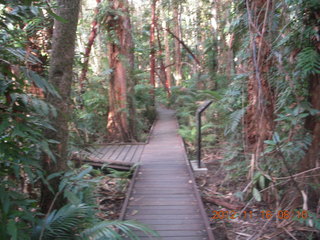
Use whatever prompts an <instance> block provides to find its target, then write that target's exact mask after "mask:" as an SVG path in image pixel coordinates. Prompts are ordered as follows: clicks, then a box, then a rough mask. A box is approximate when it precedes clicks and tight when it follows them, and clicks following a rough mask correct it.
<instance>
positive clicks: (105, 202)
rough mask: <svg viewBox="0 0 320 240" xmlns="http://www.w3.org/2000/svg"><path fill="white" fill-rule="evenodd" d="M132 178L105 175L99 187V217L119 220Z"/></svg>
mask: <svg viewBox="0 0 320 240" xmlns="http://www.w3.org/2000/svg"><path fill="white" fill-rule="evenodd" d="M130 181H131V180H130V179H125V178H114V177H110V176H105V177H103V179H102V180H101V182H100V184H99V188H98V191H97V193H98V198H97V201H98V205H99V209H100V214H99V216H98V217H99V218H101V219H103V220H118V219H119V217H120V213H121V208H122V205H123V202H124V200H125V197H126V192H127V190H128V186H129V184H130Z"/></svg>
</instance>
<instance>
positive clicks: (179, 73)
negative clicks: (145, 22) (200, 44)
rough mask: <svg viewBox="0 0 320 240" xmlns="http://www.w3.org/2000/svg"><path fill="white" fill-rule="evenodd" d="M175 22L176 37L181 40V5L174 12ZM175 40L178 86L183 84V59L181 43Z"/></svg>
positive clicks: (175, 74) (176, 80)
mask: <svg viewBox="0 0 320 240" xmlns="http://www.w3.org/2000/svg"><path fill="white" fill-rule="evenodd" d="M173 22H174V25H175V26H174V35H175V36H176V37H177V38H178V39H181V31H180V20H179V4H177V6H175V8H174V11H173ZM177 38H175V40H174V52H175V73H174V77H175V82H176V85H177V86H180V85H181V82H182V67H181V66H182V63H181V62H182V58H181V46H180V41H179V40H178V39H177Z"/></svg>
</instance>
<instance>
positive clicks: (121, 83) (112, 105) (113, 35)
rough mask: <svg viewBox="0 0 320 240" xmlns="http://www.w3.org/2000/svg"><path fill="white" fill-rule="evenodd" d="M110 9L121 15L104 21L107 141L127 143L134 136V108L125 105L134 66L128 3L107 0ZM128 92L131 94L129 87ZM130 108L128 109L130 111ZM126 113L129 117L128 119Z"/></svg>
mask: <svg viewBox="0 0 320 240" xmlns="http://www.w3.org/2000/svg"><path fill="white" fill-rule="evenodd" d="M109 1H110V6H111V7H112V9H113V10H114V11H115V12H117V11H121V12H122V14H121V15H120V14H119V15H116V14H110V15H109V16H108V19H107V25H108V26H107V28H108V34H109V36H110V39H111V40H110V41H109V43H108V59H109V66H110V68H111V69H112V70H113V72H112V73H111V75H110V80H109V85H110V86H109V114H108V124H107V129H108V132H109V137H111V139H110V140H112V141H118V142H119V141H121V142H128V141H131V140H132V138H133V137H134V136H135V134H134V129H133V128H134V124H133V122H130V121H128V118H130V119H131V120H132V121H134V120H135V117H134V109H133V108H134V106H133V105H132V102H130V101H129V103H128V86H129V85H130V84H128V83H129V81H130V78H131V79H132V76H131V75H132V70H133V66H134V56H133V40H132V35H131V22H130V18H129V10H128V2H127V1H120V0H109ZM129 90H130V91H131V92H132V91H133V86H132V84H131V85H130V86H129ZM129 106H130V108H129ZM128 113H129V116H128Z"/></svg>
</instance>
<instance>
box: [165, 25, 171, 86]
mask: <svg viewBox="0 0 320 240" xmlns="http://www.w3.org/2000/svg"><path fill="white" fill-rule="evenodd" d="M164 48H165V65H166V76H167V77H166V80H167V83H166V85H167V86H168V88H169V89H171V87H172V78H171V66H170V64H171V57H170V45H169V36H168V32H167V31H164Z"/></svg>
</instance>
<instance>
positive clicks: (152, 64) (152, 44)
mask: <svg viewBox="0 0 320 240" xmlns="http://www.w3.org/2000/svg"><path fill="white" fill-rule="evenodd" d="M151 1H152V3H151V26H150V84H151V85H152V86H153V88H155V85H156V50H155V40H156V39H155V28H156V7H157V0H151ZM151 94H152V96H153V98H154V90H152V92H151Z"/></svg>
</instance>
